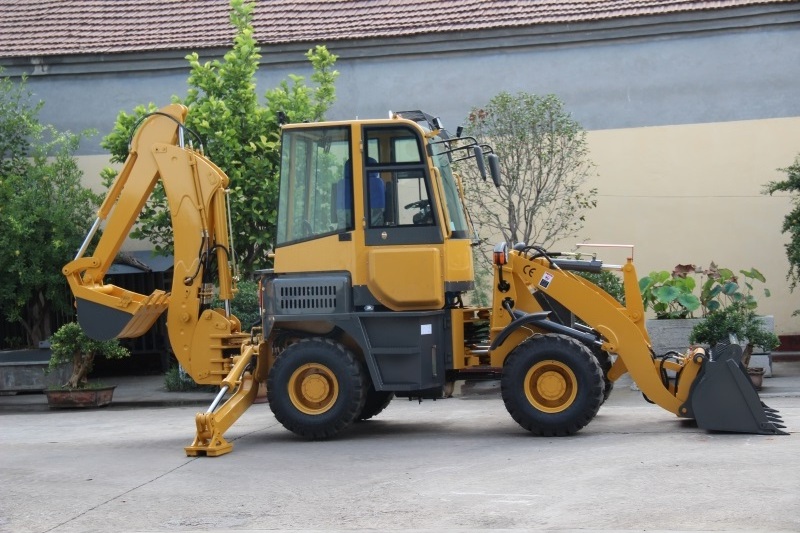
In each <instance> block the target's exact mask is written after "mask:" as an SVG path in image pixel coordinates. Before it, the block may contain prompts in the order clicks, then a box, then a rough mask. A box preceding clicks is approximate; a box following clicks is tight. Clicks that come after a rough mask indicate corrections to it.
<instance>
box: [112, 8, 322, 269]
mask: <svg viewBox="0 0 800 533" xmlns="http://www.w3.org/2000/svg"><path fill="white" fill-rule="evenodd" d="M254 6H255V4H254V3H253V2H243V1H242V0H232V1H231V16H230V21H231V24H232V25H233V26H234V28H235V29H236V35H235V37H234V42H233V47H232V48H231V49H230V50H229V51H228V52H227V53H226V54H225V55H224V57H223V59H222V60H214V61H207V62H201V61H200V58H199V56H198V54H197V53H192V54H189V55H188V56H186V59H187V60H188V62H189V67H190V74H189V78H188V81H187V83H188V85H189V90H188V93H187V95H186V97H185V98H183V99H181V98H179V97H177V96H175V97H173V101H174V102H179V103H183V104H185V105H186V106H188V107H189V116H188V118H187V125H188V126H189V127H190V128H192V129H194V130H195V131H197V132H198V133H199V134H200V136H201V137H202V138H203V140H204V144H205V149H206V154H207V155H208V156H209V157H210V158H211V159H212V161H214V163H215V164H216V165H217V166H219V167H220V168H221V169H222V170H223V171H225V173H226V174H227V175H228V177H229V178H230V180H231V184H230V191H231V194H230V200H231V219H232V226H233V228H232V230H233V237H234V238H233V244H234V250H235V252H236V255H237V257H238V259H239V261H240V267H241V269H242V271H243V272H244V273H248V272H251V271H252V270H253V269H255V268H258V267H263V266H265V265H266V264H267V253H268V251H269V250H270V248H271V246H272V243H273V241H274V235H275V221H276V216H277V191H278V184H277V180H278V175H277V174H278V162H279V157H280V152H279V145H278V144H279V124H278V121H277V116H276V115H277V112H278V111H283V112H284V113H285V114H286V116H287V117H288V118H289V120H290V121H293V122H302V121H306V120H322V119H323V118H324V114H325V111H326V110H327V109H328V108H329V107H330V105H331V104H332V102H333V101H334V98H335V87H334V82H335V80H336V78H337V77H338V72H336V71H335V70H333V66H334V64H335V62H336V56H335V55H333V54H331V53H330V52H328V50H327V49H326V48H325V47H324V46H317V47H315V48H313V49H311V50H309V51H308V53H307V54H306V57H307V58H308V60H309V61H310V63H311V66H312V68H313V74H312V75H311V81H312V82H313V83H314V86H313V87H311V86H308V85H306V83H305V80H304V78H303V77H302V76H297V75H291V76H290V80H289V81H284V82H282V83H281V84H280V85H279V86H278V87H276V88H274V89H272V90H269V91H267V92H266V94H265V101H266V104H267V105H262V104H261V103H259V98H258V95H257V93H256V83H255V74H256V71H257V70H258V65H259V59H260V58H261V55H260V53H259V52H260V48H259V47H258V46H257V43H256V40H255V38H254V37H253V25H252V18H253V17H252V13H253V9H254ZM155 109H156V106H155V105H154V104H152V103H151V104H149V105H148V106H138V107H137V108H136V109H134V111H133V113H132V114H128V113H125V112H124V111H123V112H120V114H119V115H118V117H117V121H116V124H115V126H114V129H113V131H112V132H111V133H110V134H109V135H108V136H107V137H105V138H104V139H103V142H102V146H103V147H104V148H106V149H108V150H109V151H110V152H111V154H112V162H122V161H124V160H125V158H126V157H127V153H128V141H129V139H130V136H131V134H132V131H131V130H132V127H133V125H134V124H135V123H136V122H137V121H138V120H139V119H140V118H141V117H142V116H144V115H145V114H146V113H148V112H151V111H154V110H155ZM113 175H114V172H113V171H108V170H107V171H106V173H105V176H106V179H107V180H108V181H107V182H110V178H112V177H113ZM131 236H132V237H134V238H139V239H147V240H149V241H150V242H151V243H152V244H153V246H154V248H155V250H156V252H158V253H162V254H169V253H172V229H171V225H170V218H169V211H168V209H167V205H166V198H165V195H164V192H163V189H162V188H161V187H160V185H159V186H158V187H157V188H156V190H155V191H154V192H153V195H152V196H151V199H150V200H149V201H148V203H147V205H146V206H145V208H144V209H143V211H142V214H141V215H140V217H139V225H138V226H137V228H136V229H135V230H134V231H133V232H132V233H131Z"/></svg>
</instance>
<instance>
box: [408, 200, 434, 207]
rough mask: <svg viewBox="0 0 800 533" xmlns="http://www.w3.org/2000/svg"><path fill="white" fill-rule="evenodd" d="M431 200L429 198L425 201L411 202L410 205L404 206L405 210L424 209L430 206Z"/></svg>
mask: <svg viewBox="0 0 800 533" xmlns="http://www.w3.org/2000/svg"><path fill="white" fill-rule="evenodd" d="M430 203H431V202H430V200H428V199H427V198H426V199H424V200H417V201H416V202H411V203H410V204H408V205H406V206H404V208H405V209H414V208H417V209H424V208H425V207H427V206H429V205H430Z"/></svg>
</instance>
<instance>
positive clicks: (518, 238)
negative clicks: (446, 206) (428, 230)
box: [464, 92, 597, 248]
mask: <svg viewBox="0 0 800 533" xmlns="http://www.w3.org/2000/svg"><path fill="white" fill-rule="evenodd" d="M465 131H466V132H467V133H468V134H469V135H472V136H474V137H476V138H478V139H479V140H481V141H482V142H487V143H489V144H491V145H492V146H493V147H494V150H495V152H496V153H497V155H498V156H499V157H500V170H501V174H502V184H501V185H500V187H499V188H495V187H494V185H493V184H492V183H491V181H486V182H484V181H483V180H482V179H480V178H479V177H478V176H477V173H475V172H474V171H472V170H471V169H470V166H466V168H465V169H464V173H465V175H466V176H467V177H468V178H470V179H468V180H467V186H466V187H465V195H466V199H467V203H468V205H469V207H470V209H471V212H472V217H473V223H474V225H475V226H476V230H477V231H478V233H479V235H480V236H481V237H483V238H485V239H486V238H494V237H496V236H499V235H502V238H503V239H504V240H506V241H507V242H508V243H509V244H514V243H517V242H525V243H528V244H537V245H539V246H543V247H545V248H547V247H549V246H551V245H552V244H553V243H554V242H556V241H557V240H559V239H562V238H566V237H571V236H573V235H575V234H577V233H578V232H579V231H580V230H581V228H583V223H584V219H585V211H586V210H587V209H591V208H593V207H595V206H596V205H597V200H596V196H597V191H596V189H587V188H586V181H587V179H588V178H589V176H590V175H591V173H592V172H593V169H594V165H593V164H592V162H591V161H590V160H589V154H588V151H589V150H588V146H587V143H586V132H585V130H584V129H583V128H582V127H581V125H580V124H579V123H578V122H576V121H575V120H574V119H573V118H572V117H571V115H570V114H569V113H568V112H567V111H566V110H565V109H564V104H563V103H562V102H561V100H559V98H558V97H557V96H555V95H552V94H550V95H546V96H539V95H535V94H530V93H523V92H521V93H518V94H516V95H512V94H509V93H506V92H502V93H500V94H498V95H497V96H495V97H494V98H492V99H491V100H490V101H489V103H488V104H487V105H486V106H485V107H476V108H473V109H472V111H471V112H470V114H469V116H468V117H467V120H466V126H465Z"/></svg>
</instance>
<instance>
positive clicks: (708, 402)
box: [689, 344, 787, 435]
mask: <svg viewBox="0 0 800 533" xmlns="http://www.w3.org/2000/svg"><path fill="white" fill-rule="evenodd" d="M741 358H742V349H741V347H739V346H738V345H735V344H733V345H725V346H722V347H718V348H715V349H714V350H713V353H712V359H711V360H709V361H706V362H705V363H704V364H703V370H702V371H701V374H700V375H699V376H698V378H697V379H698V381H697V383H696V384H695V385H694V387H693V388H692V392H691V394H690V396H689V402H690V405H691V410H692V413H693V414H694V418H695V420H696V421H697V425H698V427H701V428H703V429H707V430H710V431H727V432H733V433H755V434H759V435H787V433H786V432H785V431H782V429H783V428H785V426H784V425H783V420H782V419H781V417H780V415H779V414H778V412H777V411H776V410H775V409H770V408H769V407H767V406H766V405H764V404H763V403H762V402H761V400H760V399H759V397H758V392H756V388H755V387H754V386H753V384H752V383H751V381H750V379H749V377H748V376H747V370H746V369H745V367H744V365H742V363H741Z"/></svg>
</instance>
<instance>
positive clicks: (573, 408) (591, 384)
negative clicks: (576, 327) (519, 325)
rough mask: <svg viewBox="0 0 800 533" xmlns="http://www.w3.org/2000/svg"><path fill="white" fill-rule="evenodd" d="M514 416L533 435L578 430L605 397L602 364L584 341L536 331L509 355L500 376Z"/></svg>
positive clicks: (567, 433) (558, 433)
mask: <svg viewBox="0 0 800 533" xmlns="http://www.w3.org/2000/svg"><path fill="white" fill-rule="evenodd" d="M500 387H501V389H500V390H501V393H502V396H503V402H504V403H505V405H506V409H507V410H508V412H509V414H510V415H511V417H512V418H513V419H514V420H515V421H516V422H517V423H518V424H519V425H520V426H522V427H523V428H525V429H527V430H528V431H530V432H531V433H533V434H534V435H540V436H543V437H563V436H567V435H573V434H575V433H577V432H578V431H579V430H580V429H581V428H583V427H584V426H586V424H588V423H589V422H590V421H591V420H592V419H593V418H594V416H595V415H596V414H597V410H598V409H600V404H601V403H602V400H603V388H604V380H603V373H602V370H601V369H600V364H599V363H598V362H597V359H596V358H595V356H594V355H592V352H591V351H590V350H589V348H587V347H586V346H585V345H584V344H581V343H580V342H578V341H576V340H574V339H571V338H569V337H564V336H562V335H555V334H548V335H536V336H534V337H531V338H530V339H528V340H526V341H525V342H523V343H522V344H520V345H519V346H517V347H516V348H514V350H512V351H511V353H510V354H509V355H508V357H507V358H506V362H505V365H504V366H503V377H502V380H501V382H500Z"/></svg>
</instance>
